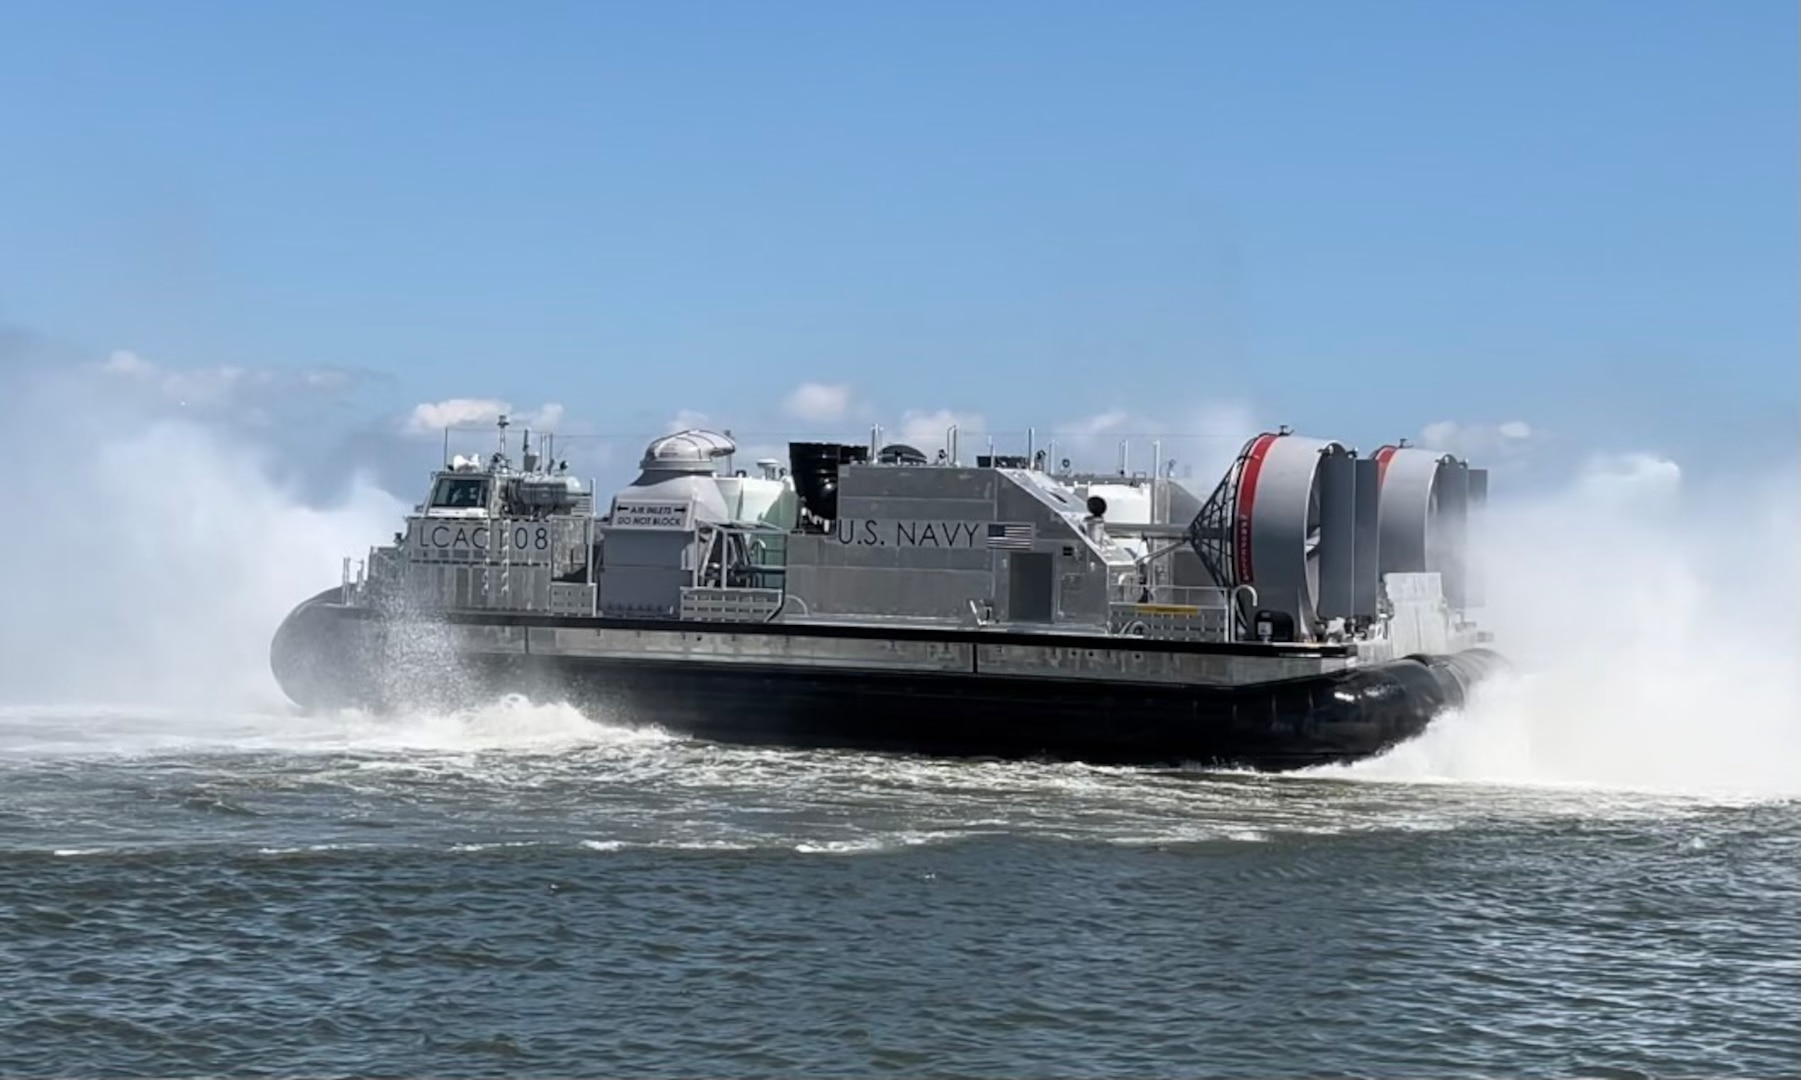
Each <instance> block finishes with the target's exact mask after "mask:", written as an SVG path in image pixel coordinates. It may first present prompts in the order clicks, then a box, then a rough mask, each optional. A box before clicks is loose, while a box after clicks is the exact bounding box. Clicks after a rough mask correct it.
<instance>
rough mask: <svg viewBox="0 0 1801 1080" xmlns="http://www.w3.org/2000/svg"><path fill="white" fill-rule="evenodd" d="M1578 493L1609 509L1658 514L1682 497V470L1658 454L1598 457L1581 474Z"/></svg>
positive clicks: (1578, 476) (1586, 465)
mask: <svg viewBox="0 0 1801 1080" xmlns="http://www.w3.org/2000/svg"><path fill="white" fill-rule="evenodd" d="M1575 492H1576V494H1578V495H1579V496H1580V497H1582V498H1584V499H1587V500H1590V501H1592V502H1594V503H1597V504H1601V505H1605V506H1612V507H1627V506H1631V507H1636V508H1639V509H1644V510H1656V509H1660V508H1664V507H1667V506H1670V505H1672V504H1673V503H1674V502H1675V500H1676V498H1677V497H1678V496H1679V495H1680V494H1681V493H1682V467H1681V466H1680V465H1678V464H1676V463H1675V462H1674V461H1671V460H1670V459H1668V458H1665V457H1661V456H1659V455H1657V454H1649V453H1643V452H1636V453H1626V454H1597V455H1595V456H1593V457H1591V458H1589V459H1588V460H1587V461H1585V462H1584V463H1583V465H1582V469H1581V471H1580V472H1579V473H1577V476H1576V483H1575Z"/></svg>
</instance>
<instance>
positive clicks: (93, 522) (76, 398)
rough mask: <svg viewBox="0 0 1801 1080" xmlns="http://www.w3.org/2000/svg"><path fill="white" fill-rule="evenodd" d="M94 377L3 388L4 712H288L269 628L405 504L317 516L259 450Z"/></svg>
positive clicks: (34, 376) (374, 500) (40, 374)
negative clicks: (19, 705)
mask: <svg viewBox="0 0 1801 1080" xmlns="http://www.w3.org/2000/svg"><path fill="white" fill-rule="evenodd" d="M91 375H92V373H91V372H85V371H82V370H80V369H73V368H67V367H64V368H53V367H48V366H46V367H44V368H42V369H40V370H35V371H21V372H15V373H13V377H12V378H11V379H9V380H8V382H7V385H6V386H5V393H4V394H0V426H3V428H4V430H6V431H7V432H8V435H9V440H8V443H9V454H10V457H11V460H10V461H9V463H8V464H9V468H8V470H7V476H8V481H7V482H8V485H9V488H11V491H10V492H9V495H8V503H9V504H10V506H11V507H12V508H14V512H11V513H9V514H8V516H7V522H8V524H9V528H8V529H7V530H6V533H7V539H8V542H9V543H8V552H7V556H6V561H7V564H8V565H9V572H8V574H7V578H8V583H7V586H6V589H5V602H4V603H0V700H4V701H12V702H36V703H45V702H60V703H65V704H66V703H71V702H84V703H91V704H94V703H128V704H131V705H134V706H144V707H156V706H162V707H185V708H194V709H204V710H219V709H244V708H249V709H267V708H279V707H281V706H282V705H284V704H285V701H284V699H282V698H281V696H280V693H279V691H278V690H277V689H276V687H275V684H274V681H273V679H272V677H271V676H270V675H269V668H268V645H269V639H270V636H271V634H272V633H273V632H274V629H275V627H276V626H277V625H278V623H279V622H280V620H281V619H282V617H283V616H284V615H285V614H286V613H287V611H288V610H289V609H290V608H291V607H292V606H293V605H294V604H295V603H296V602H297V601H299V600H301V599H303V598H305V597H307V596H310V595H312V594H313V593H315V592H317V591H319V590H320V589H321V588H324V587H326V586H328V585H331V584H333V583H334V582H336V581H337V580H338V579H339V576H340V573H341V559H342V557H343V556H344V555H350V554H354V553H357V552H359V551H361V550H364V549H365V548H366V547H367V546H368V545H369V544H370V543H372V542H375V541H377V540H379V539H380V538H381V537H383V536H385V535H387V533H389V532H391V531H392V529H393V527H394V522H395V521H396V520H398V518H397V515H398V514H399V513H400V512H401V510H402V505H401V503H400V501H399V500H398V499H396V498H394V497H393V496H392V495H390V494H388V493H386V492H384V491H381V490H380V489H378V488H377V487H375V486H374V485H372V484H370V483H368V482H357V483H355V484H353V485H352V487H351V489H350V491H349V494H348V495H347V496H346V497H345V498H344V499H343V500H342V501H341V502H339V503H337V504H336V505H332V506H325V507H319V506H309V505H307V504H306V503H305V502H304V501H302V500H301V499H300V498H299V497H298V496H297V495H296V494H295V493H294V492H293V491H291V490H289V489H287V488H286V487H284V486H282V485H280V484H277V483H276V482H274V481H273V480H272V479H271V478H270V472H269V470H268V468H267V465H268V462H267V460H266V458H265V457H264V456H263V455H262V454H261V453H259V452H258V451H257V450H256V449H255V448H254V447H253V446H248V445H245V444H244V442H243V441H242V440H238V439H233V438H230V437H228V436H226V435H225V434H224V433H223V431H222V430H221V429H220V428H218V427H216V426H213V425H210V424H208V423H206V422H203V421H200V420H197V419H184V418H182V417H180V416H179V415H169V414H168V413H167V411H162V410H157V409H152V408H149V407H148V406H146V405H144V404H143V403H141V402H134V401H133V400H132V399H130V398H129V396H127V395H126V394H125V393H124V389H123V388H120V387H118V386H117V382H116V380H114V381H109V380H106V379H103V378H93V377H89V376H91Z"/></svg>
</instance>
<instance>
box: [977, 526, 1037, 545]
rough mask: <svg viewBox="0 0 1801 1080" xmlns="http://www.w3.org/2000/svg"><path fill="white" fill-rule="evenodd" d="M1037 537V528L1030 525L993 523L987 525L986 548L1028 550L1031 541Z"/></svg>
mask: <svg viewBox="0 0 1801 1080" xmlns="http://www.w3.org/2000/svg"><path fill="white" fill-rule="evenodd" d="M1037 539H1038V530H1037V529H1035V528H1033V527H1032V526H1031V525H1006V524H994V525H990V526H988V550H990V551H1030V550H1032V542H1033V541H1035V540H1037Z"/></svg>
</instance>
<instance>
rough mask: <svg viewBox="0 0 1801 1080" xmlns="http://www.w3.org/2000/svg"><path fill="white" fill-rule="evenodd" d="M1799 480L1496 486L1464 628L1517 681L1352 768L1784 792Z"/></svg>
mask: <svg viewBox="0 0 1801 1080" xmlns="http://www.w3.org/2000/svg"><path fill="white" fill-rule="evenodd" d="M1798 483H1801V472H1798V471H1797V466H1796V463H1795V462H1794V461H1793V460H1791V461H1788V462H1786V463H1781V464H1777V465H1774V466H1772V467H1769V468H1767V469H1766V470H1764V471H1762V472H1760V473H1758V474H1755V475H1736V476H1725V477H1718V478H1714V479H1711V480H1708V481H1705V482H1697V481H1695V480H1694V479H1692V478H1690V477H1688V476H1686V475H1684V472H1683V470H1682V469H1681V467H1680V466H1679V465H1678V463H1676V462H1674V461H1672V460H1669V459H1668V458H1665V457H1663V456H1661V455H1658V454H1654V453H1642V452H1635V453H1625V454H1609V455H1597V456H1594V457H1591V458H1589V459H1587V460H1585V461H1583V462H1581V463H1580V464H1579V465H1578V466H1577V468H1576V469H1575V471H1574V473H1573V475H1571V476H1569V477H1568V478H1567V479H1566V481H1565V483H1564V484H1563V485H1562V486H1560V487H1557V488H1554V489H1552V490H1549V491H1546V492H1543V493H1540V494H1536V495H1514V494H1509V493H1507V492H1505V491H1504V490H1503V491H1498V492H1496V494H1495V500H1496V501H1495V503H1494V505H1493V506H1492V507H1491V511H1490V514H1489V521H1488V526H1487V532H1486V539H1485V542H1484V544H1483V546H1482V550H1481V552H1480V555H1481V558H1482V559H1483V560H1484V561H1485V562H1486V566H1487V571H1486V578H1487V586H1488V597H1487V607H1486V610H1485V611H1484V612H1482V613H1481V618H1482V621H1483V622H1485V623H1486V624H1487V625H1489V626H1491V627H1492V628H1493V629H1494V630H1495V631H1496V633H1497V636H1498V638H1499V641H1498V644H1499V645H1500V646H1501V648H1502V649H1503V650H1504V651H1505V652H1507V653H1508V654H1509V656H1510V657H1511V658H1512V659H1514V660H1515V662H1516V663H1517V664H1518V667H1519V669H1520V674H1519V677H1517V678H1509V679H1503V680H1500V681H1499V682H1497V683H1496V684H1495V685H1493V686H1492V687H1490V688H1488V689H1487V690H1486V691H1485V692H1484V693H1482V694H1479V695H1478V698H1477V700H1476V701H1475V702H1473V703H1472V705H1471V707H1470V709H1469V710H1468V711H1467V715H1464V716H1459V717H1453V718H1450V719H1448V720H1445V721H1441V722H1439V723H1438V724H1435V725H1434V726H1433V728H1432V729H1430V730H1428V731H1427V733H1426V734H1425V735H1424V736H1422V737H1421V738H1420V739H1419V740H1417V741H1416V743H1414V744H1412V745H1409V746H1404V747H1402V748H1400V749H1399V750H1397V751H1396V752H1395V753H1394V754H1392V755H1390V756H1389V757H1388V758H1387V759H1386V760H1383V761H1378V762H1373V763H1370V764H1368V765H1365V766H1358V767H1353V769H1352V770H1350V771H1352V772H1360V773H1363V774H1365V775H1375V776H1383V775H1386V776H1408V775H1436V776H1448V777H1461V778H1469V779H1489V780H1502V781H1526V782H1549V783H1571V784H1601V785H1617V786H1621V787H1627V788H1641V789H1654V790H1662V791H1675V792H1716V793H1717V792H1743V793H1760V794H1778V795H1794V794H1801V633H1798V630H1797V615H1796V612H1797V603H1798V602H1801V595H1798V592H1801V590H1798V587H1797V565H1796V559H1797V552H1796V546H1795V545H1796V540H1795V538H1796V536H1797V527H1798V525H1801V521H1798V520H1797V518H1798V516H1801V515H1798V513H1797V504H1798V501H1801V500H1798V499H1797V486H1798Z"/></svg>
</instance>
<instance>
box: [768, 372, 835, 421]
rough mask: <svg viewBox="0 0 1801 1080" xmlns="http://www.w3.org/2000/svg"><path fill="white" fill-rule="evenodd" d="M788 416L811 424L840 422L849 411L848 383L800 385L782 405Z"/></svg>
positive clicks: (810, 383)
mask: <svg viewBox="0 0 1801 1080" xmlns="http://www.w3.org/2000/svg"><path fill="white" fill-rule="evenodd" d="M783 408H784V409H786V410H787V412H788V414H789V415H790V416H794V417H798V418H799V419H802V420H807V421H811V422H813V423H827V422H830V421H833V420H841V419H843V418H844V414H845V413H846V412H848V411H849V409H850V384H849V383H816V382H808V383H801V384H800V385H799V386H797V387H795V388H794V392H793V393H791V394H789V395H788V400H787V401H786V402H785V403H784V404H783Z"/></svg>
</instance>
